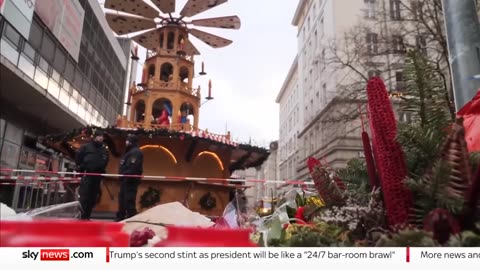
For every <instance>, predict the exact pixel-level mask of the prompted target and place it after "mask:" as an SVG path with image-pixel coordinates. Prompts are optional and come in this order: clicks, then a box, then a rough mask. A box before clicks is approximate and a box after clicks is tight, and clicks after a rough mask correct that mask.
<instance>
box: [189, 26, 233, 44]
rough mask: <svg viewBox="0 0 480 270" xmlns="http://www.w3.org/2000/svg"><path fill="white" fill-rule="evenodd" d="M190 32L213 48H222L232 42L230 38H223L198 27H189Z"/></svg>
mask: <svg viewBox="0 0 480 270" xmlns="http://www.w3.org/2000/svg"><path fill="white" fill-rule="evenodd" d="M188 32H189V33H190V34H192V35H194V36H195V37H196V38H198V39H200V40H201V41H203V42H205V43H207V44H208V45H210V46H211V47H213V48H222V47H225V46H228V45H230V44H232V41H231V40H229V39H226V38H222V37H219V36H216V35H213V34H210V33H207V32H203V31H200V30H197V29H189V30H188Z"/></svg>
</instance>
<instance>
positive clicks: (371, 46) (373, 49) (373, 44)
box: [367, 33, 378, 54]
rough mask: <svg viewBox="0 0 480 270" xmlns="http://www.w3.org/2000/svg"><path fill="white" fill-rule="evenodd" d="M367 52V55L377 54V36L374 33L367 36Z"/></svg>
mask: <svg viewBox="0 0 480 270" xmlns="http://www.w3.org/2000/svg"><path fill="white" fill-rule="evenodd" d="M367 52H368V54H375V53H378V35H377V34H375V33H368V34H367Z"/></svg>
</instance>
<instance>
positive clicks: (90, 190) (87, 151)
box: [75, 131, 109, 220]
mask: <svg viewBox="0 0 480 270" xmlns="http://www.w3.org/2000/svg"><path fill="white" fill-rule="evenodd" d="M103 135H104V134H103V132H101V131H97V132H95V135H94V136H95V137H94V138H93V140H92V141H91V142H89V143H87V144H84V145H82V147H80V149H79V150H78V152H77V155H76V158H75V159H76V160H75V162H76V165H77V171H78V172H81V173H87V175H84V176H83V177H82V180H81V182H80V190H79V194H80V204H81V206H82V216H81V219H86V220H88V219H90V215H91V214H92V210H93V208H94V207H95V204H96V202H97V198H98V196H99V194H100V184H101V181H102V176H98V175H88V174H102V173H105V169H106V167H107V164H108V160H109V156H108V150H107V149H106V147H105V145H104V144H103Z"/></svg>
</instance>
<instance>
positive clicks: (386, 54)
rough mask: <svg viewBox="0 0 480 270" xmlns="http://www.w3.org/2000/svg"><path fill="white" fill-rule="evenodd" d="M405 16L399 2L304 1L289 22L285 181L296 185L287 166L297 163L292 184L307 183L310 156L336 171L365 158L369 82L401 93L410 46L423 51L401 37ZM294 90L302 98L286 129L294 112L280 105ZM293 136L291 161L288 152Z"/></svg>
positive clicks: (283, 115)
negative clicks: (292, 30)
mask: <svg viewBox="0 0 480 270" xmlns="http://www.w3.org/2000/svg"><path fill="white" fill-rule="evenodd" d="M403 2H405V1H403ZM408 2H412V3H414V2H413V1H408ZM403 4H404V3H403ZM405 14H407V12H406V10H404V9H402V8H401V5H400V0H398V1H397V0H301V1H299V4H298V6H297V9H296V11H295V14H294V17H293V21H292V24H293V25H294V26H296V27H297V28H298V34H297V39H298V53H297V54H298V57H297V59H296V61H295V62H294V64H293V65H292V69H293V70H295V72H294V74H295V76H292V75H291V73H292V72H291V73H289V75H288V76H287V78H286V80H285V83H284V86H283V87H282V89H281V90H280V93H279V98H277V102H279V101H280V102H279V103H280V128H281V130H280V137H279V138H280V140H279V145H280V161H279V166H280V173H281V174H282V173H283V172H286V175H288V177H289V178H292V177H291V175H289V174H288V172H289V170H288V168H289V166H288V163H289V162H290V160H293V161H294V163H295V164H296V168H295V175H294V178H298V179H306V178H308V177H309V174H308V168H307V167H306V160H307V158H308V157H310V156H314V157H316V158H319V159H324V160H326V161H327V162H328V163H329V164H330V165H331V166H333V167H342V166H345V164H346V162H347V161H348V160H350V159H352V158H357V157H362V156H363V148H362V143H361V139H360V135H361V120H360V117H359V107H361V106H364V104H365V92H364V91H363V90H364V88H365V85H366V80H367V79H368V78H369V77H372V76H382V78H383V79H384V80H385V81H386V84H387V87H388V88H389V89H390V90H391V92H392V93H395V92H396V91H401V90H402V87H403V86H404V83H403V77H404V76H403V67H404V64H403V57H404V52H405V44H406V43H407V41H408V43H410V44H412V43H414V44H415V43H416V46H417V47H422V48H425V47H426V41H425V39H424V38H423V36H421V35H413V34H412V35H411V36H408V37H403V36H402V35H401V33H404V32H405V31H406V29H407V28H408V23H407V20H402V16H405ZM408 14H409V16H410V15H411V14H412V10H408ZM404 18H405V17H404ZM405 25H407V27H406V26H405ZM402 31H403V32H402ZM404 39H405V40H404ZM292 88H295V89H298V90H297V92H298V93H297V95H298V97H299V100H298V103H297V104H296V106H298V107H299V112H298V116H299V119H298V121H297V126H296V128H295V129H294V128H292V127H289V126H288V125H286V124H285V123H287V122H286V121H287V120H288V117H290V113H291V111H290V109H289V107H288V106H285V105H284V106H282V101H284V100H282V97H283V95H286V94H285V93H288V91H292V90H291V89H292ZM360 105H361V106H360ZM362 112H363V113H365V111H362ZM401 118H402V119H407V118H408V116H406V115H401ZM293 132H295V133H296V139H293V141H294V142H296V143H294V146H293V149H294V150H293V151H294V153H296V154H293V155H292V154H291V151H289V147H288V145H289V143H290V135H291V134H292V133H293ZM284 149H286V150H284ZM285 164H287V165H285ZM286 168H287V169H286Z"/></svg>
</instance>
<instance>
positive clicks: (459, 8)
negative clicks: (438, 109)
mask: <svg viewBox="0 0 480 270" xmlns="http://www.w3.org/2000/svg"><path fill="white" fill-rule="evenodd" d="M442 3H443V12H444V16H445V26H446V32H447V44H448V54H449V58H450V68H451V70H452V80H453V93H454V97H455V107H456V110H457V111H459V110H460V109H461V108H462V107H463V106H464V105H465V104H466V103H468V102H469V101H470V100H471V99H472V98H473V97H474V96H475V94H476V92H477V90H478V89H479V88H480V80H476V79H475V77H476V76H477V75H479V74H480V55H479V50H480V25H479V22H478V15H477V9H476V4H475V1H473V0H442ZM472 78H473V79H472Z"/></svg>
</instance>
